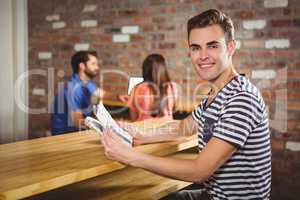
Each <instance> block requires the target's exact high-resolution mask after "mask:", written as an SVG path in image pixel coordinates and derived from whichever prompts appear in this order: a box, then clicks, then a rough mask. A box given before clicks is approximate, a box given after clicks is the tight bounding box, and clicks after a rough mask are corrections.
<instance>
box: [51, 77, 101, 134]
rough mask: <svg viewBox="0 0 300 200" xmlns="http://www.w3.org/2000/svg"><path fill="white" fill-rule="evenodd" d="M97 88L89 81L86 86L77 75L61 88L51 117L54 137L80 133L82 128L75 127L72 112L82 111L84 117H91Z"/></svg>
mask: <svg viewBox="0 0 300 200" xmlns="http://www.w3.org/2000/svg"><path fill="white" fill-rule="evenodd" d="M96 89H97V86H96V85H95V84H94V83H93V82H92V81H89V82H88V83H87V84H84V83H83V82H82V81H81V80H80V78H79V76H78V75H77V74H73V75H72V77H71V79H70V80H69V81H68V82H67V83H66V84H65V85H64V87H63V88H60V90H59V92H58V94H57V95H56V96H55V99H54V104H53V113H52V115H51V124H52V126H51V132H52V135H58V134H62V133H68V132H74V131H78V130H79V129H80V127H77V126H75V124H74V122H73V120H72V118H71V112H76V111H80V112H82V113H83V116H84V117H86V116H91V115H92V108H91V97H92V95H93V93H94V92H95V91H96Z"/></svg>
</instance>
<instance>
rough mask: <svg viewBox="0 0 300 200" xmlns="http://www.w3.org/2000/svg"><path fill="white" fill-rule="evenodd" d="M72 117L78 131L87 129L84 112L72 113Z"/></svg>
mask: <svg viewBox="0 0 300 200" xmlns="http://www.w3.org/2000/svg"><path fill="white" fill-rule="evenodd" d="M70 115H71V119H72V122H73V124H74V126H75V127H76V128H78V129H82V128H86V126H85V124H84V117H83V114H82V112H80V111H72V112H71V113H70Z"/></svg>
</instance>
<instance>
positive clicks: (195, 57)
mask: <svg viewBox="0 0 300 200" xmlns="http://www.w3.org/2000/svg"><path fill="white" fill-rule="evenodd" d="M189 50H190V56H191V59H192V63H193V65H194V67H195V69H196V71H197V73H198V74H199V76H200V78H201V79H203V80H207V81H214V80H215V79H217V78H218V77H219V75H220V74H222V72H224V70H225V69H227V68H228V67H229V66H230V65H231V62H232V61H231V59H232V55H233V53H234V50H235V42H234V41H229V42H228V44H226V40H225V34H224V32H223V30H222V28H221V27H220V26H219V25H212V26H208V27H205V28H196V29H192V30H191V32H190V36H189Z"/></svg>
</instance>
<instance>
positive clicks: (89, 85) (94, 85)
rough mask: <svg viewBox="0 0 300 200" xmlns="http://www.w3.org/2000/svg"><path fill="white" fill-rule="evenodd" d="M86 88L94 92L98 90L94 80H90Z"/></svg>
mask: <svg viewBox="0 0 300 200" xmlns="http://www.w3.org/2000/svg"><path fill="white" fill-rule="evenodd" d="M86 88H87V89H88V91H89V92H90V93H91V94H93V93H94V92H95V91H96V90H97V88H98V87H97V85H96V84H95V83H94V82H93V81H89V82H88V83H87V84H86Z"/></svg>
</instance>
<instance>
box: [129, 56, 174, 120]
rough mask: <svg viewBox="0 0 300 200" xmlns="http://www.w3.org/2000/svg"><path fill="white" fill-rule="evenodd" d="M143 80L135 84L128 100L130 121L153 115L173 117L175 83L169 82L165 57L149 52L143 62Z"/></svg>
mask: <svg viewBox="0 0 300 200" xmlns="http://www.w3.org/2000/svg"><path fill="white" fill-rule="evenodd" d="M142 71H143V72H142V74H143V78H144V81H143V82H142V83H140V84H138V85H136V86H135V87H134V88H133V90H132V91H131V94H130V97H129V98H127V100H126V98H123V100H124V101H128V107H129V109H130V117H131V120H132V121H140V120H145V119H149V118H153V117H165V118H169V119H173V116H172V114H173V111H174V108H175V101H176V98H177V90H176V84H175V83H173V82H171V80H170V76H169V74H168V71H167V67H166V62H165V58H164V57H163V56H162V55H160V54H151V55H149V56H147V57H146V59H145V60H144V62H143V69H142Z"/></svg>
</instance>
